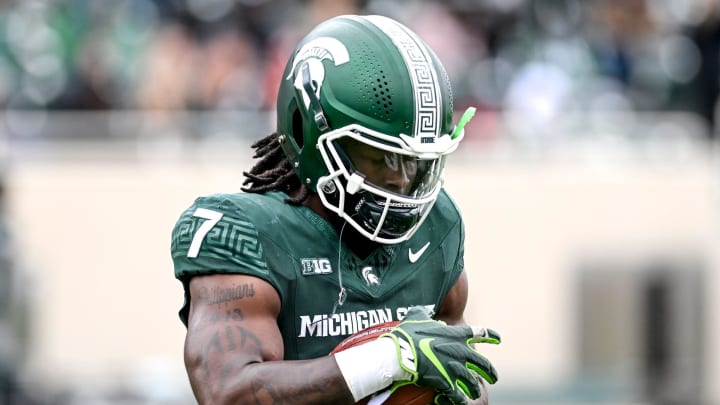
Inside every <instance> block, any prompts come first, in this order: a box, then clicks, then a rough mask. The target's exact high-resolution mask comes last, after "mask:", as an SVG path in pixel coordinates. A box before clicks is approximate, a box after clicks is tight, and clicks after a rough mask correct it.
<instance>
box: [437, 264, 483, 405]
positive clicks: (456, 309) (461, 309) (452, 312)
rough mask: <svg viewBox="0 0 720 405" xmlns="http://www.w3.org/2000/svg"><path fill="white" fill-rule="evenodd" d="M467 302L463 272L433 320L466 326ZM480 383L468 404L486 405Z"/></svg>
mask: <svg viewBox="0 0 720 405" xmlns="http://www.w3.org/2000/svg"><path fill="white" fill-rule="evenodd" d="M467 300H468V279H467V274H465V272H464V271H463V272H462V273H460V277H459V278H458V280H457V281H456V282H455V284H454V285H453V286H452V288H450V290H449V291H448V293H447V295H445V298H444V299H443V301H442V303H441V304H440V308H439V309H438V311H437V313H436V314H435V319H438V320H441V321H444V322H446V323H447V324H448V325H466V323H465V315H464V314H465V307H466V306H467ZM478 380H479V381H480V392H481V394H480V397H479V398H478V399H476V400H474V401H472V400H471V401H470V402H469V404H473V405H488V391H487V386H486V385H485V381H484V380H483V379H482V378H479V379H478Z"/></svg>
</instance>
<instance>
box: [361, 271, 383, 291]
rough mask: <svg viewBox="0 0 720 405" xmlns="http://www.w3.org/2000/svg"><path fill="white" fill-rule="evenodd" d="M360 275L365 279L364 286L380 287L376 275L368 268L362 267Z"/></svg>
mask: <svg viewBox="0 0 720 405" xmlns="http://www.w3.org/2000/svg"><path fill="white" fill-rule="evenodd" d="M362 275H363V278H364V279H365V284H366V285H367V286H371V285H380V280H379V279H378V276H377V274H375V273H374V272H373V268H372V267H370V266H367V267H364V268H363V269H362Z"/></svg>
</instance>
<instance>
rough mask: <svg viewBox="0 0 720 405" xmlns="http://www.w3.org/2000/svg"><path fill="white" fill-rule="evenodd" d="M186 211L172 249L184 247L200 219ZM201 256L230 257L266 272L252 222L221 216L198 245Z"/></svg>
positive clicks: (234, 262) (245, 265) (230, 259)
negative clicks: (200, 245)
mask: <svg viewBox="0 0 720 405" xmlns="http://www.w3.org/2000/svg"><path fill="white" fill-rule="evenodd" d="M190 212H191V211H188V212H187V213H186V214H185V215H183V218H182V219H181V221H180V222H179V223H178V225H177V229H176V232H175V237H174V238H173V241H172V245H173V246H172V248H173V251H174V252H178V250H183V251H184V250H187V248H189V246H190V244H191V242H192V238H193V237H194V235H195V232H196V230H197V228H198V227H199V226H200V224H201V223H202V222H203V220H202V219H201V218H194V217H192V216H190ZM199 256H200V257H204V258H210V259H215V260H220V261H230V262H231V263H233V264H236V265H240V266H242V267H243V268H247V269H249V270H253V271H256V272H259V273H262V274H268V269H267V265H266V263H265V261H264V260H263V250H262V244H261V243H260V241H259V239H258V234H257V231H256V230H255V227H254V226H253V224H252V223H250V222H247V221H241V220H239V219H235V218H231V217H228V216H223V218H222V220H220V221H219V222H218V223H217V224H216V225H215V226H214V227H213V228H212V229H211V230H210V232H208V233H207V235H206V236H205V239H204V241H203V244H202V248H201V249H200V254H199Z"/></svg>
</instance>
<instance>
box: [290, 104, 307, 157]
mask: <svg viewBox="0 0 720 405" xmlns="http://www.w3.org/2000/svg"><path fill="white" fill-rule="evenodd" d="M292 135H293V138H294V139H295V143H296V144H297V146H298V148H300V149H302V147H303V143H304V142H303V141H304V136H303V120H302V115H301V114H300V110H299V109H295V111H294V112H293V116H292Z"/></svg>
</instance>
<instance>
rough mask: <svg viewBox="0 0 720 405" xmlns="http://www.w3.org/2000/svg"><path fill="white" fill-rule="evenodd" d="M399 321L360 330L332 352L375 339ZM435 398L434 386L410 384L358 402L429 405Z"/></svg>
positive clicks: (368, 404)
mask: <svg viewBox="0 0 720 405" xmlns="http://www.w3.org/2000/svg"><path fill="white" fill-rule="evenodd" d="M398 323H399V321H391V322H385V323H381V324H377V325H374V326H370V327H368V328H366V329H363V330H361V331H358V332H357V333H355V334H353V335H350V336H348V337H347V338H345V339H344V340H343V341H342V342H340V343H338V345H337V346H335V348H334V349H333V350H332V352H330V354H335V353H337V352H341V351H343V350H346V349H349V348H351V347H355V346H357V345H361V344H363V343H365V342H368V341H370V340H375V339H377V338H378V337H379V336H380V335H382V334H383V333H386V332H389V331H390V330H391V329H392V328H393V327H395V325H397V324H398ZM434 398H435V391H434V390H433V389H432V388H428V387H420V386H418V385H413V384H409V385H405V386H402V387H400V388H398V389H397V390H395V392H393V393H392V394H391V393H390V391H389V390H388V391H381V392H378V393H376V394H374V395H371V396H369V397H366V398H363V399H361V400H360V401H358V402H357V403H358V404H361V405H381V404H382V405H429V404H432V403H433V399H434Z"/></svg>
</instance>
